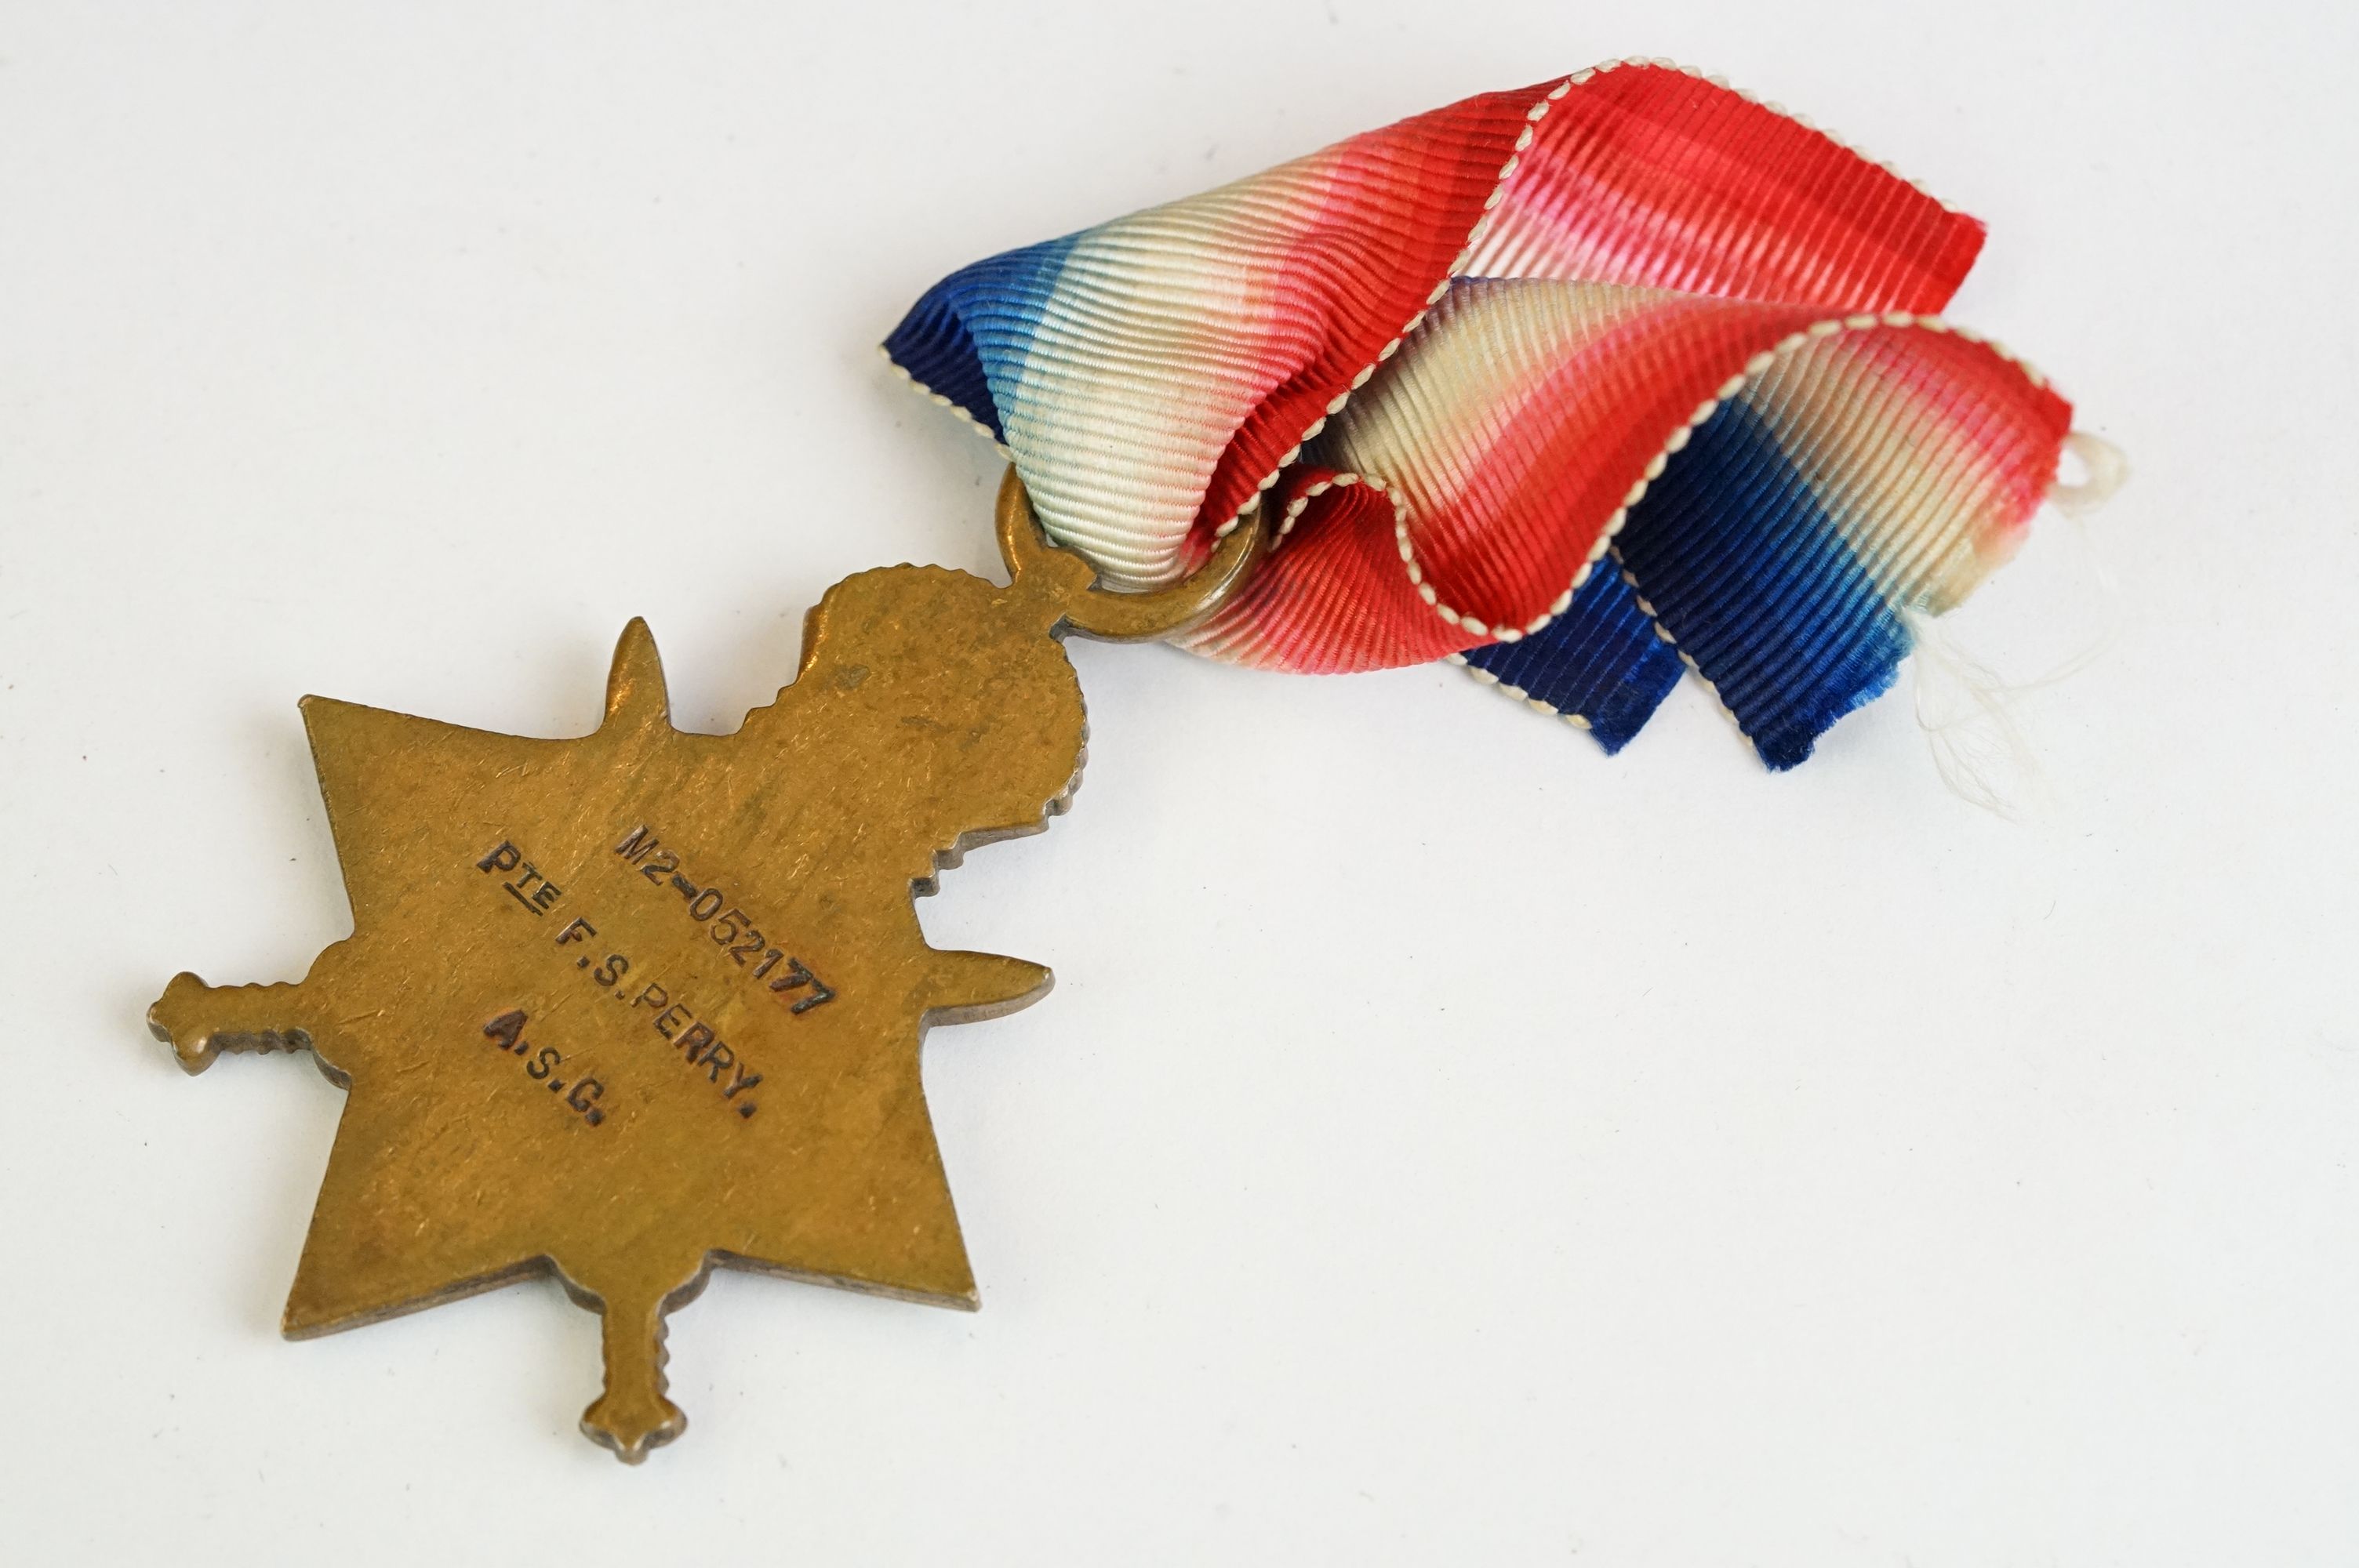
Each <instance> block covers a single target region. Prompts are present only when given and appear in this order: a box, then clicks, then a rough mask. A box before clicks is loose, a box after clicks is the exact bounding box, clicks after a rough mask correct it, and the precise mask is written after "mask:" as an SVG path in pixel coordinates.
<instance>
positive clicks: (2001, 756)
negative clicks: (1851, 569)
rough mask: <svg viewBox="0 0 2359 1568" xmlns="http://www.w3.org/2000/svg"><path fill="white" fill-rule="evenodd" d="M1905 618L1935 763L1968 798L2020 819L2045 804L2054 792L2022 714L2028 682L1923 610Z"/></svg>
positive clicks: (1921, 715) (1955, 791) (1922, 722)
mask: <svg viewBox="0 0 2359 1568" xmlns="http://www.w3.org/2000/svg"><path fill="white" fill-rule="evenodd" d="M1900 623H1901V624H1902V625H1903V626H1905V627H1907V628H1908V638H1909V641H1910V643H1913V644H1914V651H1913V652H1912V654H1911V655H1910V658H1909V666H1910V669H1911V671H1912V673H1913V676H1914V678H1915V682H1916V699H1917V723H1918V727H1919V728H1920V729H1921V730H1924V731H1925V744H1926V749H1927V750H1928V751H1930V752H1932V754H1933V769H1934V771H1935V772H1936V773H1940V775H1941V783H1942V784H1945V785H1947V786H1948V787H1949V791H1950V793H1951V795H1956V796H1957V797H1958V798H1959V799H1960V800H1962V801H1964V802H1965V803H1966V804H1967V805H1969V806H1980V807H1981V808H1982V809H1983V810H1984V811H1987V812H1989V813H1990V814H1991V815H1992V816H2000V817H2004V818H2006V820H2007V821H2009V822H2019V821H2021V820H2022V819H2023V817H2024V816H2025V814H2026V810H2027V806H2030V805H2033V804H2035V803H2036V804H2043V805H2044V804H2045V803H2046V800H2047V796H2048V780H2047V776H2046V775H2045V774H2044V773H2041V772H2040V768H2039V760H2038V757H2037V756H2036V755H2035V754H2034V753H2033V752H2032V749H2031V742H2030V741H2027V739H2025V737H2024V733H2023V726H2022V724H2021V723H2020V722H2019V721H2018V720H2017V718H2016V713H2015V708H2016V702H2017V698H2018V697H2020V696H2021V695H2022V691H2021V688H2018V687H2011V686H2009V685H2008V684H2007V683H2006V681H2005V680H2002V679H2001V678H2000V677H1999V676H1997V675H1996V674H1995V673H1994V672H1993V671H1992V670H1991V668H1990V667H1989V666H1988V665H1984V663H1982V661H1980V660H1979V659H1976V658H1975V657H1974V656H1973V654H1969V653H1967V652H1966V651H1965V649H1963V648H1962V647H1961V646H1959V644H1958V643H1957V641H1956V639H1955V638H1953V637H1951V635H1950V634H1949V633H1948V632H1947V631H1945V630H1943V629H1942V626H1941V623H1940V622H1938V621H1936V620H1934V619H1933V617H1931V616H1930V615H1928V614H1926V613H1925V612H1924V611H1921V610H1911V609H1903V610H1902V611H1900Z"/></svg>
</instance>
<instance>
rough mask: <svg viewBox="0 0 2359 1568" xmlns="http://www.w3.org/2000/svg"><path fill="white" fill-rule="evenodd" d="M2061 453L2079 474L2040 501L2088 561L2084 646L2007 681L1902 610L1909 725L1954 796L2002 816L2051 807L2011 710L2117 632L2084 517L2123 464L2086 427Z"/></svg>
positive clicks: (2110, 590) (2119, 478)
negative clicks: (1912, 689)
mask: <svg viewBox="0 0 2359 1568" xmlns="http://www.w3.org/2000/svg"><path fill="white" fill-rule="evenodd" d="M2064 449H2065V450H2066V451H2067V452H2069V453H2071V455H2072V457H2073V458H2074V459H2075V460H2078V461H2079V463H2080V465H2081V469H2082V479H2081V480H2080V481H2077V482H2073V483H2067V482H2066V481H2064V480H2063V479H2062V478H2061V477H2060V478H2058V479H2057V480H2056V481H2055V482H2054V483H2052V484H2050V485H2049V487H2048V499H2049V501H2051V502H2053V503H2055V504H2056V509H2057V511H2059V512H2060V513H2062V514H2063V515H2064V518H2065V521H2067V522H2069V523H2071V524H2072V534H2073V536H2074V537H2075V538H2077V539H2078V540H2079V541H2080V543H2081V548H2082V558H2083V560H2084V561H2085V563H2086V565H2087V568H2088V573H2089V582H2090V589H2091V591H2090V593H2089V595H2088V598H2089V599H2090V600H2091V601H2093V603H2094V604H2095V606H2096V610H2097V632H2096V634H2095V635H2094V636H2093V638H2092V639H2091V640H2090V641H2089V643H2087V645H2086V646H2084V647H2082V649H2081V650H2080V652H2078V653H2076V654H2072V655H2071V657H2069V658H2067V659H2065V660H2064V661H2063V662H2062V663H2060V664H2059V665H2056V666H2055V667H2054V668H2053V669H2050V670H2049V671H2048V673H2047V674H2045V675H2042V676H2035V677H2034V678H2032V679H2030V680H2025V681H2009V680H2006V679H2005V678H2004V677H2002V676H1999V675H1997V674H1995V672H1993V671H1992V669H1991V668H1990V666H1988V665H1984V663H1983V662H1982V661H1981V660H1980V659H1977V658H1975V657H1974V656H1973V654H1971V653H1969V652H1967V651H1966V649H1965V648H1964V647H1963V646H1962V645H1961V644H1960V643H1959V642H1958V640H1957V638H1956V637H1954V636H1953V635H1951V633H1949V631H1947V630H1946V629H1945V628H1944V627H1943V626H1942V625H1941V623H1940V622H1939V621H1937V620H1935V619H1934V618H1933V617H1932V616H1930V615H1928V614H1926V613H1925V612H1924V611H1921V610H1908V609H1904V610H1902V611H1900V622H1901V624H1902V625H1904V626H1905V627H1907V628H1908V636H1909V640H1910V641H1911V643H1913V644H1914V654H1913V656H1912V658H1911V659H1910V666H1911V669H1912V671H1913V673H1914V677H1915V682H1916V706H1917V723H1918V725H1919V728H1921V729H1922V730H1924V731H1925V741H1926V745H1927V747H1928V749H1930V751H1931V752H1932V753H1933V767H1934V770H1935V771H1936V772H1938V773H1940V775H1941V782H1942V783H1943V784H1946V785H1948V786H1949V789H1950V793H1951V794H1952V795H1956V796H1957V797H1958V798H1959V799H1960V800H1962V801H1964V802H1966V803H1967V804H1968V805H1970V806H1980V807H1982V808H1983V809H1984V811H1987V812H1990V813H1991V814H1992V815H1994V816H2001V817H2005V818H2006V820H2008V821H2010V822H2019V821H2021V820H2023V819H2024V817H2025V816H2027V815H2029V814H2030V813H2031V812H2032V811H2033V810H2045V809H2047V808H2048V807H2049V806H2052V805H2053V804H2054V801H2053V795H2054V792H2053V791H2052V790H2051V789H2050V787H2049V781H2048V777H2047V775H2046V773H2043V772H2042V771H2041V769H2040V766H2039V762H2038V756H2037V754H2036V753H2035V752H2034V751H2033V749H2032V746H2031V743H2030V741H2028V740H2027V738H2026V736H2025V734H2024V730H2023V725H2022V723H2021V721H2020V720H2019V719H2018V718H2017V711H2016V710H2017V707H2018V705H2019V704H2020V703H2021V701H2022V699H2023V698H2024V697H2027V696H2029V695H2030V694H2031V693H2033V692H2036V691H2038V690H2040V689H2041V688H2042V687H2051V686H2055V685H2057V684H2058V683H2060V682H2062V681H2066V680H2070V679H2071V677H2072V676H2076V675H2079V674H2080V673H2081V672H2082V670H2085V669H2087V668H2088V667H2089V666H2090V665H2093V664H2094V663H2096V662H2097V660H2098V659H2099V658H2101V657H2103V656H2104V653H2105V651H2106V650H2107V649H2108V648H2111V647H2112V646H2113V645H2114V639H2115V638H2116V637H2117V636H2119V635H2120V632H2121V604H2122V597H2121V590H2120V588H2119V586H2118V584H2117V583H2116V582H2115V580H2114V574H2113V572H2112V570H2111V568H2108V567H2107V565H2106V564H2105V557H2104V552H2103V551H2101V550H2100V549H2099V548H2098V547H2097V544H2096V541H2095V540H2094V539H2093V538H2091V537H2090V536H2089V531H2088V519H2089V516H2090V514H2092V513H2093V512H2095V511H2096V510H2097V508H2099V507H2100V506H2103V505H2104V503H2105V502H2106V501H2107V500H2109V499H2110V498H2111V497H2112V496H2113V494H2114V492H2115V491H2117V490H2119V489H2121V487H2122V485H2123V483H2124V482H2125V481H2127V480H2128V478H2129V471H2130V466H2129V460H2128V459H2127V458H2126V457H2125V456H2124V455H2123V453H2122V450H2121V449H2120V448H2118V447H2116V446H2114V444H2113V443H2112V442H2110V441H2106V440H2104V439H2101V438H2098V437H2095V436H2092V435H2090V434H2089V433H2088V432H2086V431H2084V430H2075V431H2073V432H2072V433H2071V435H2070V436H2068V437H2066V438H2065V441H2064Z"/></svg>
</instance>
